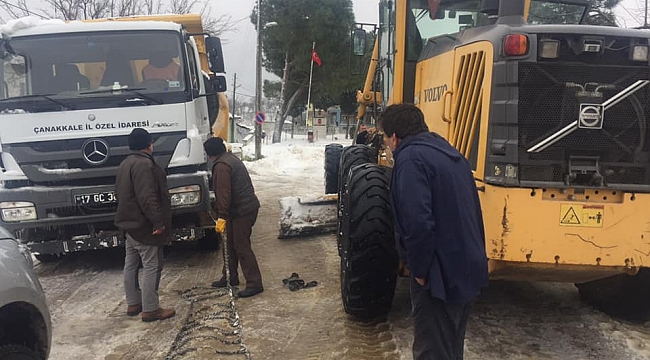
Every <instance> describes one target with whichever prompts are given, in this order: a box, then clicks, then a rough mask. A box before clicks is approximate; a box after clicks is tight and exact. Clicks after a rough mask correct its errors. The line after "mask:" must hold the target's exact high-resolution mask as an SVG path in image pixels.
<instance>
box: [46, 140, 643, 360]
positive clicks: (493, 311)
mask: <svg viewBox="0 0 650 360" xmlns="http://www.w3.org/2000/svg"><path fill="white" fill-rule="evenodd" d="M325 144H326V142H324V141H323V142H320V143H317V144H307V143H306V142H305V141H304V140H295V141H293V142H291V141H290V142H284V143H283V144H281V145H265V146H264V148H263V153H264V154H265V156H266V158H264V159H262V160H260V161H257V162H254V163H247V166H248V167H249V169H250V172H251V177H252V178H253V181H254V184H255V187H256V191H257V193H258V196H259V197H260V200H261V203H262V208H261V211H260V215H259V218H258V221H257V223H256V225H255V228H254V231H253V248H254V251H255V253H256V255H257V256H258V260H259V263H260V267H261V270H262V275H263V277H264V285H265V292H264V293H263V294H261V295H260V296H256V297H253V298H249V299H239V300H237V302H236V306H237V309H238V311H239V315H240V316H241V321H242V324H243V340H244V344H245V345H246V347H247V349H248V350H249V351H250V354H251V356H252V358H253V359H260V360H261V359H278V360H285V359H286V360H289V359H296V360H298V359H300V360H305V359H355V360H356V359H395V360H398V359H404V360H407V359H411V351H410V346H411V343H412V335H411V325H410V323H411V321H410V318H409V312H410V302H409V295H408V282H407V281H406V279H399V281H398V287H397V294H396V296H395V301H394V305H393V310H392V313H391V314H390V316H389V319H388V320H387V321H375V322H369V323H360V322H356V321H353V320H352V319H350V318H348V317H347V316H346V315H345V313H344V312H343V309H342V305H341V299H340V292H339V286H340V285H339V258H338V254H337V250H336V237H335V236H334V235H333V234H328V235H321V236H314V237H311V238H301V239H288V240H279V239H277V236H278V219H279V216H280V209H279V206H278V200H279V199H280V198H281V197H283V196H289V195H297V196H301V195H305V196H306V195H320V194H322V192H323V189H324V185H323V148H324V145H325ZM250 151H251V149H249V148H245V152H250ZM122 266H123V253H122V251H121V250H119V249H118V250H110V251H95V252H87V253H80V254H73V255H71V256H68V257H66V258H64V259H62V260H61V261H59V262H58V263H53V264H38V265H37V270H38V272H39V275H40V278H41V281H42V284H43V287H44V288H45V291H46V294H47V297H48V301H49V302H50V307H51V311H52V317H53V326H54V339H53V344H52V345H53V348H52V355H51V359H52V360H82V359H83V360H122V359H124V360H126V359H134V360H144V359H156V360H158V359H159V360H162V359H165V356H166V355H167V353H168V352H169V349H170V346H171V344H172V343H173V341H174V339H175V337H176V335H177V333H178V331H179V330H180V329H181V327H182V326H183V324H184V323H185V321H186V319H187V317H188V316H189V314H190V312H192V311H197V309H196V307H193V308H192V307H190V305H189V304H188V303H187V302H186V301H184V300H182V298H181V297H180V295H179V292H180V291H183V290H186V289H189V288H191V287H192V286H197V285H200V286H206V285H208V284H209V283H210V282H211V281H213V280H216V279H217V278H218V277H219V276H220V268H221V255H220V253H219V252H200V251H198V250H197V249H196V248H195V247H194V246H193V245H192V244H184V245H183V246H174V247H172V248H171V249H170V251H169V252H168V254H167V257H166V264H165V270H164V274H163V279H162V283H161V287H162V288H161V302H162V304H163V305H165V306H175V307H176V309H177V311H178V315H177V316H176V317H175V318H174V319H172V320H168V321H163V322H157V323H154V324H144V323H142V322H140V321H139V319H137V318H136V319H134V318H128V317H126V316H125V314H124V312H125V310H126V305H125V303H124V294H123V288H122ZM292 272H296V273H298V274H299V275H300V277H301V278H303V279H305V281H311V280H316V281H318V286H316V287H315V288H309V289H302V290H299V291H296V292H292V291H289V289H287V287H286V286H284V285H283V284H282V279H283V278H286V277H288V276H289V275H290V274H291V273H292ZM241 280H242V281H243V277H242V278H241ZM215 301H217V302H218V301H220V300H215ZM206 345H209V344H207V343H206ZM211 346H215V345H211V344H210V345H209V346H207V348H205V349H200V350H199V351H197V352H194V353H188V354H186V355H185V356H180V357H177V359H192V358H193V359H231V358H232V359H245V358H246V356H245V355H244V354H236V355H231V356H229V355H217V354H215V353H214V350H215V349H214V348H211ZM224 349H226V345H224ZM224 349H220V350H224ZM230 349H232V346H231V347H230ZM465 358H466V359H470V360H479V359H481V360H490V359H494V360H497V359H522V360H523V359H575V360H578V359H648V358H650V326H648V325H631V324H626V323H623V322H620V321H617V320H614V319H611V318H610V317H608V316H607V315H605V314H603V313H601V312H599V311H596V310H594V309H593V308H591V307H590V306H588V305H586V304H584V303H582V302H581V301H580V300H579V298H578V294H577V291H576V289H575V287H574V286H573V285H572V284H556V283H528V282H502V281H494V282H492V283H491V284H490V287H489V288H488V289H487V290H486V291H485V292H484V294H483V295H482V296H481V297H480V298H479V299H478V301H477V303H476V304H475V306H474V310H473V315H472V318H471V320H470V323H469V326H468V333H467V338H466V357H465Z"/></svg>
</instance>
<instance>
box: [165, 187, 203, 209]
mask: <svg viewBox="0 0 650 360" xmlns="http://www.w3.org/2000/svg"><path fill="white" fill-rule="evenodd" d="M169 193H170V194H171V196H172V206H173V207H177V206H187V205H196V204H198V203H200V202H201V188H200V187H199V186H198V185H191V186H182V187H177V188H173V189H171V190H169Z"/></svg>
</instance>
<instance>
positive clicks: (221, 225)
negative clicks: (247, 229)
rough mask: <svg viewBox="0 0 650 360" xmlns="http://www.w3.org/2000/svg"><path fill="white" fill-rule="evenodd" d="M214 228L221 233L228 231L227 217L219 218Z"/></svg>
mask: <svg viewBox="0 0 650 360" xmlns="http://www.w3.org/2000/svg"><path fill="white" fill-rule="evenodd" d="M214 229H215V230H216V231H217V232H218V233H219V234H223V233H225V232H226V219H222V218H219V219H217V225H215V227H214Z"/></svg>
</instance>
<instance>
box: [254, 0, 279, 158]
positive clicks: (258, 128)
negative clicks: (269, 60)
mask: <svg viewBox="0 0 650 360" xmlns="http://www.w3.org/2000/svg"><path fill="white" fill-rule="evenodd" d="M277 24H278V23H276V22H270V23H267V24H265V25H264V27H262V1H261V0H257V60H256V72H255V82H256V84H255V114H256V115H255V116H257V114H258V113H260V112H261V111H262V31H263V30H265V29H266V28H267V27H270V26H275V25H277ZM261 158H262V124H259V123H257V121H255V159H257V160H259V159H261Z"/></svg>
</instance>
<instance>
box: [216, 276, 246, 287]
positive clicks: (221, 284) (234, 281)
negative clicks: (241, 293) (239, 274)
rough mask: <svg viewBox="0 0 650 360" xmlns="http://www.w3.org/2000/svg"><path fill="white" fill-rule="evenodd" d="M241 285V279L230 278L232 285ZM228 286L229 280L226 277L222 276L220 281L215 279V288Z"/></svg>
mask: <svg viewBox="0 0 650 360" xmlns="http://www.w3.org/2000/svg"><path fill="white" fill-rule="evenodd" d="M238 285H239V279H230V286H238ZM226 286H228V282H227V280H226V279H225V278H221V279H220V280H219V281H215V282H213V283H212V287H213V288H225V287H226Z"/></svg>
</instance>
